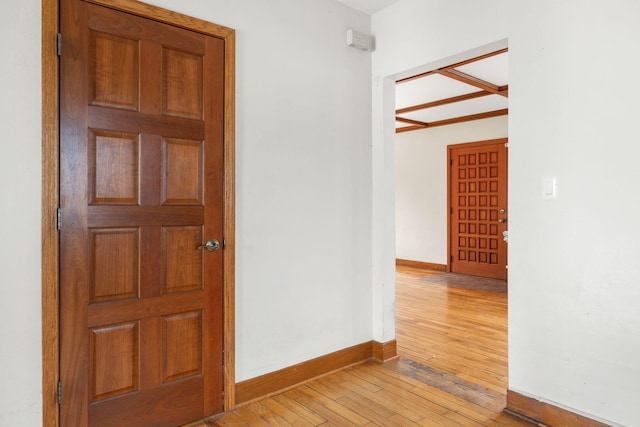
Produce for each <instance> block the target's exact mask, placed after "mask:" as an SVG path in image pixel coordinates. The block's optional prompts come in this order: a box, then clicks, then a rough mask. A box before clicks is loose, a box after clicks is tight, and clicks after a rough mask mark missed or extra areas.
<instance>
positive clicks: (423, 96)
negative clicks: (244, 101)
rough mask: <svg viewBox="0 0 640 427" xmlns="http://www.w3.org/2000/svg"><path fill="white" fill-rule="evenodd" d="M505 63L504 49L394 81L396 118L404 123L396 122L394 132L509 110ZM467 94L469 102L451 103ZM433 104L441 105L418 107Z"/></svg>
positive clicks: (472, 118) (504, 113)
mask: <svg viewBox="0 0 640 427" xmlns="http://www.w3.org/2000/svg"><path fill="white" fill-rule="evenodd" d="M508 62H509V53H508V52H507V51H506V49H505V50H503V51H499V52H498V53H495V54H489V56H483V57H481V58H477V59H476V58H471V59H470V62H469V61H464V62H463V63H460V64H458V65H455V64H451V65H452V66H450V67H443V68H441V69H439V70H433V71H431V72H428V73H425V74H424V75H422V76H421V77H417V78H409V79H405V81H400V82H398V83H397V84H396V118H401V119H405V121H396V129H397V130H400V131H407V130H417V129H423V128H425V127H430V126H442V125H445V124H450V122H448V121H451V120H454V121H455V120H460V119H461V118H462V119H464V120H460V121H469V120H479V119H481V118H484V117H495V116H497V115H506V111H507V109H508V108H509V99H508V93H509V89H508V84H509V67H508ZM454 77H457V78H458V79H455V78H454ZM461 80H462V81H461ZM468 94H474V95H472V96H470V97H469V98H470V99H463V100H458V101H456V102H452V101H453V100H451V98H455V97H461V96H462V97H463V98H464V95H468ZM475 95H478V96H475ZM434 102H435V103H437V104H441V105H437V106H426V108H418V106H421V105H423V104H429V103H434ZM406 109H408V110H410V111H406ZM403 110H404V111H403ZM443 121H447V122H443Z"/></svg>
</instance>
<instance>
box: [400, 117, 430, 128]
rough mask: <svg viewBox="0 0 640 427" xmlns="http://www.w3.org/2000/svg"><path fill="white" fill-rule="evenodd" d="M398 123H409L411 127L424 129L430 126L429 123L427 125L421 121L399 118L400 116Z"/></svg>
mask: <svg viewBox="0 0 640 427" xmlns="http://www.w3.org/2000/svg"><path fill="white" fill-rule="evenodd" d="M396 122H401V123H408V124H410V125H416V126H422V127H424V128H426V127H427V126H429V123H426V122H421V121H418V120H411V119H405V118H404V117H398V116H396Z"/></svg>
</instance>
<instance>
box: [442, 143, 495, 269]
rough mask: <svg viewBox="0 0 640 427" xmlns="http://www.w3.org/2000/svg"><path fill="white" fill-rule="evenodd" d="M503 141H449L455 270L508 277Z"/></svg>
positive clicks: (450, 201) (451, 233)
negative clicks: (505, 238) (464, 142)
mask: <svg viewBox="0 0 640 427" xmlns="http://www.w3.org/2000/svg"><path fill="white" fill-rule="evenodd" d="M506 143H507V140H506V139H500V140H492V141H485V142H478V143H470V144H459V145H452V146H449V196H450V197H449V205H450V220H449V250H450V258H449V259H450V270H451V271H452V272H454V273H463V274H472V275H476V276H484V277H492V278H495V279H503V280H506V279H507V269H506V267H507V246H506V245H507V244H506V242H505V241H504V239H503V235H502V233H503V231H505V230H507V147H506Z"/></svg>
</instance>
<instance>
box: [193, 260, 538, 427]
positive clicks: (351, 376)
mask: <svg viewBox="0 0 640 427" xmlns="http://www.w3.org/2000/svg"><path fill="white" fill-rule="evenodd" d="M449 279H451V277H449V278H447V277H445V276H443V273H441V272H431V271H425V270H419V269H414V268H408V267H398V269H397V286H396V339H397V344H398V354H399V357H398V358H397V359H394V360H391V361H388V362H386V363H384V364H382V365H379V364H375V363H373V362H370V363H364V364H361V365H356V366H353V367H350V368H347V369H345V370H343V371H340V372H337V373H333V374H330V375H327V376H324V377H322V378H318V379H316V380H313V381H310V382H308V383H306V384H304V385H301V386H298V387H296V388H293V389H291V390H288V391H286V392H284V393H281V394H278V395H276V396H273V397H271V398H267V399H263V400H260V401H256V402H253V403H250V404H248V405H246V406H243V407H241V408H238V409H236V410H234V411H231V412H228V413H225V414H223V415H220V416H217V417H214V418H212V419H210V420H208V421H206V422H204V423H199V424H194V425H192V426H191V427H196V426H197V427H204V426H353V425H356V426H531V424H529V423H527V422H525V421H523V420H520V419H518V418H516V417H513V416H511V415H508V414H506V413H504V412H502V409H503V408H504V406H505V394H506V389H507V297H506V294H504V293H497V292H488V291H484V290H476V289H472V288H473V287H474V285H473V283H472V282H473V280H470V279H469V278H465V280H466V281H467V282H468V283H466V284H465V286H464V287H457V286H455V283H452V284H449V285H447V284H444V283H447V282H448V281H449ZM480 282H482V280H479V281H478V283H480ZM485 284H486V283H485ZM478 286H480V287H482V286H484V284H479V285H478Z"/></svg>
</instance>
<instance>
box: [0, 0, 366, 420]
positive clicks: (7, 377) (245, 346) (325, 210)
mask: <svg viewBox="0 0 640 427" xmlns="http://www.w3.org/2000/svg"><path fill="white" fill-rule="evenodd" d="M150 3H153V4H156V5H159V6H163V7H167V8H172V9H178V11H180V12H184V13H186V14H189V15H192V16H196V17H199V18H202V19H205V20H208V21H211V22H215V23H218V24H221V25H226V26H229V27H232V28H235V29H236V30H237V215H238V216H237V220H236V224H237V254H236V255H237V282H236V286H237V295H236V297H237V298H236V309H237V325H236V343H237V348H236V354H237V360H236V373H237V378H236V379H237V380H238V381H242V380H244V379H248V378H251V377H254V376H257V375H260V374H263V373H266V372H270V371H273V370H277V369H279V368H283V367H286V366H291V365H293V364H295V363H298V362H301V361H304V360H308V359H311V358H314V357H317V356H320V355H324V354H327V353H330V352H332V351H335V350H339V349H343V348H346V347H349V346H351V345H355V344H359V343H362V342H365V341H369V340H371V339H372V326H371V325H372V318H371V317H372V308H371V307H372V293H371V286H370V282H371V280H370V276H371V272H370V270H371V256H370V246H371V245H370V227H371V220H370V217H371V209H370V205H371V192H370V179H371V176H370V160H369V159H370V156H371V146H370V133H371V117H370V105H371V95H370V94H371V85H370V75H371V59H370V53H367V52H362V51H358V50H355V49H352V48H349V47H348V46H346V42H345V38H346V30H347V29H349V28H353V29H356V30H359V31H362V32H369V31H370V17H369V16H368V15H365V14H362V13H359V12H356V11H355V10H353V9H350V8H348V7H346V6H344V5H343V4H341V3H338V2H334V1H328V0H303V1H300V0H273V1H269V2H265V1H262V0H244V1H242V2H237V1H235V0H190V1H183V2H175V1H172V0H155V1H151V2H150ZM39 10H40V1H39V0H23V1H20V2H2V3H1V4H0V16H1V18H0V20H1V21H0V24H1V27H2V29H3V34H6V35H9V34H10V35H11V37H2V38H0V43H2V52H3V60H2V66H1V67H0V82H1V83H0V85H1V91H2V97H0V117H1V119H0V120H2V124H3V133H2V135H3V138H2V143H0V187H1V195H2V203H3V205H2V210H0V212H1V213H0V215H2V216H1V219H2V221H0V227H1V230H2V236H1V237H2V238H1V239H0V255H1V256H0V262H1V263H2V264H1V265H2V267H1V268H0V277H1V286H0V313H2V321H1V322H0V337H1V339H2V344H1V345H0V361H1V362H2V363H0V369H1V371H0V378H2V381H1V382H2V386H1V388H0V393H1V396H0V425H12V426H30V427H31V426H36V425H38V424H40V422H41V406H42V403H41V402H42V401H41V392H42V391H41V385H40V384H41V372H40V371H41V366H42V365H41V355H40V347H41V327H40V319H41V305H40V298H41V290H40V287H41V282H40V271H41V270H40V263H41V260H40V223H41V216H40V198H41V195H40V170H41V168H40V120H41V119H40V109H41V108H40V78H41V76H40V55H41V53H40V13H39ZM47 392H50V391H47Z"/></svg>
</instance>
